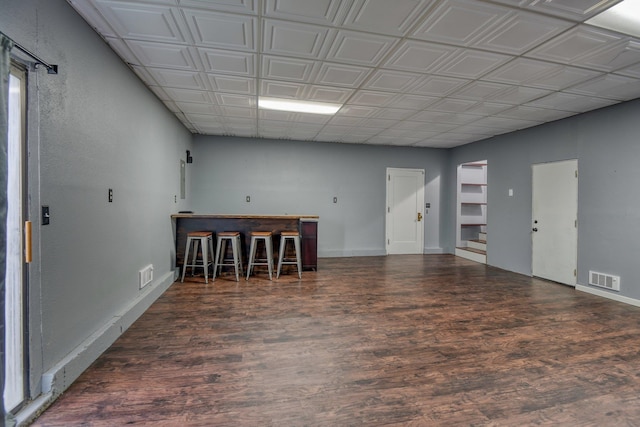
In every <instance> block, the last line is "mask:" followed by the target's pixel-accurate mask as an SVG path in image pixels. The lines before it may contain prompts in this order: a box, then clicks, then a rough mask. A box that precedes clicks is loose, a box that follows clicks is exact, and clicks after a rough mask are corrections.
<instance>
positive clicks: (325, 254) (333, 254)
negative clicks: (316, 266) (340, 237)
mask: <svg viewBox="0 0 640 427" xmlns="http://www.w3.org/2000/svg"><path fill="white" fill-rule="evenodd" d="M443 253H445V251H444V249H443V248H424V250H423V254H425V255H429V254H443ZM386 255H387V253H386V252H385V251H381V250H378V249H354V250H351V251H322V252H319V253H318V258H349V257H359V256H386Z"/></svg>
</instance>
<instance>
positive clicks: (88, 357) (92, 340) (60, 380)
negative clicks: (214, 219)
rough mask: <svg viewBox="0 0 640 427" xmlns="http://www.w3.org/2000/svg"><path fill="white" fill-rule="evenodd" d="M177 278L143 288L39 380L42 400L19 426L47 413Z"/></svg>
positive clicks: (26, 410) (29, 407) (165, 278)
mask: <svg viewBox="0 0 640 427" xmlns="http://www.w3.org/2000/svg"><path fill="white" fill-rule="evenodd" d="M177 277H178V271H177V270H173V271H170V272H168V273H166V274H165V275H163V276H162V277H160V278H159V279H157V280H155V281H154V282H153V283H151V284H149V285H147V286H145V288H144V291H143V292H141V293H140V294H139V295H138V297H137V298H136V299H135V300H134V301H133V302H132V303H131V304H129V305H128V306H127V307H125V308H124V309H123V310H122V312H120V313H119V314H117V315H115V316H113V317H112V318H111V320H109V322H107V323H106V324H105V325H103V326H102V327H101V328H100V329H99V330H98V331H96V332H94V333H93V334H91V335H90V336H89V337H88V338H87V339H85V340H84V341H83V342H82V343H81V344H80V345H79V346H78V347H76V348H75V349H73V350H72V351H71V353H69V355H68V356H66V357H65V358H64V359H62V360H61V361H60V362H59V363H58V364H57V365H55V366H54V367H53V368H51V369H50V370H49V371H47V372H46V373H45V374H44V375H43V376H42V393H41V396H40V397H39V398H37V399H35V400H34V401H33V402H31V404H29V405H27V406H26V407H25V408H24V410H23V411H20V413H19V414H17V416H16V420H17V421H18V425H23V424H24V423H27V422H29V421H30V420H33V418H34V417H36V416H37V415H39V414H40V413H41V412H42V411H43V410H44V409H46V407H47V406H48V405H49V404H50V403H51V402H52V401H54V400H55V399H56V398H57V397H58V396H59V395H60V394H61V393H62V392H64V391H65V390H66V389H67V388H68V387H69V386H70V385H71V383H73V382H74V381H75V380H76V379H77V378H78V377H79V376H80V374H82V372H84V371H85V370H86V369H87V368H88V367H89V366H90V365H91V364H92V363H93V362H94V361H95V360H96V359H97V358H98V357H99V356H100V355H101V354H102V353H103V352H104V351H105V350H107V349H108V348H109V347H110V346H111V344H113V343H114V342H115V340H116V339H118V337H120V335H122V334H123V332H124V331H126V330H127V329H128V328H129V327H130V326H131V325H132V324H133V322H135V321H136V320H137V319H138V317H140V316H141V315H142V314H143V313H144V312H145V311H146V310H147V309H148V308H149V307H150V306H151V304H153V302H154V301H155V300H157V299H158V298H159V297H160V296H161V295H162V294H163V293H164V292H165V291H166V290H167V289H168V288H169V286H171V284H172V283H173V282H174V281H175V280H176V279H177Z"/></svg>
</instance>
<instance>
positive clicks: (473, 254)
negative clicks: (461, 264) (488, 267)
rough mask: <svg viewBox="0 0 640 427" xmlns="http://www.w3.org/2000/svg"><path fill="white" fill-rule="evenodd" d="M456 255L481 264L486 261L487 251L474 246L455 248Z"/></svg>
mask: <svg viewBox="0 0 640 427" xmlns="http://www.w3.org/2000/svg"><path fill="white" fill-rule="evenodd" d="M456 256H459V257H461V258H465V259H468V260H471V261H475V262H479V263H481V264H486V263H487V252H486V251H483V250H480V249H474V248H456Z"/></svg>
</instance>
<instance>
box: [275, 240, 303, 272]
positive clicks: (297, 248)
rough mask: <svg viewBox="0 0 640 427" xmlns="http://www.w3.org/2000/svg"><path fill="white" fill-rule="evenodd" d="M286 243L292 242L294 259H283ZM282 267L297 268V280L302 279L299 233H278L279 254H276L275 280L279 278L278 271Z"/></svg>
mask: <svg viewBox="0 0 640 427" xmlns="http://www.w3.org/2000/svg"><path fill="white" fill-rule="evenodd" d="M288 241H292V242H293V247H294V250H295V253H296V259H295V260H293V259H286V260H285V258H284V256H285V253H286V245H287V242H288ZM283 265H295V266H297V267H298V278H299V279H302V259H301V256H300V233H299V232H298V231H283V232H281V233H280V253H279V254H278V273H277V274H276V279H278V278H279V277H280V270H281V269H282V266H283Z"/></svg>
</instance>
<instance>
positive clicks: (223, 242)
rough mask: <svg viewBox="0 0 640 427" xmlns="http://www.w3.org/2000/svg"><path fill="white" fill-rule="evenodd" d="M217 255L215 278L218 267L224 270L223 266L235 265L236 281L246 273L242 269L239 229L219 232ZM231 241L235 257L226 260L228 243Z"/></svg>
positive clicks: (214, 270) (214, 268) (214, 267)
mask: <svg viewBox="0 0 640 427" xmlns="http://www.w3.org/2000/svg"><path fill="white" fill-rule="evenodd" d="M217 237H218V239H217V245H216V256H215V258H214V264H213V280H215V279H216V275H217V274H218V269H219V270H220V272H222V267H227V266H233V268H234V270H235V273H236V282H238V281H240V276H241V275H244V271H243V269H242V249H241V244H242V243H241V241H240V232H239V231H221V232H219V233H217ZM229 242H230V243H231V252H232V254H233V258H232V259H229V260H225V258H224V256H225V253H226V252H227V243H229Z"/></svg>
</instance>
